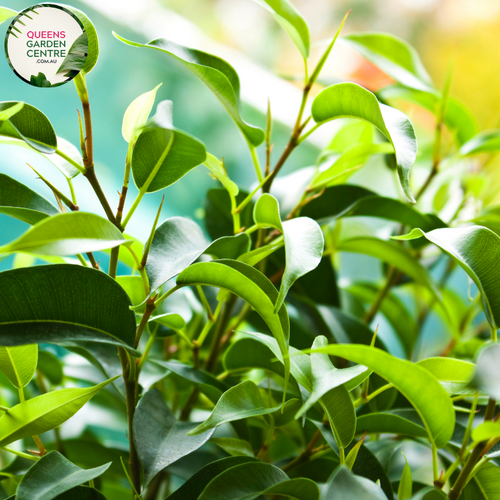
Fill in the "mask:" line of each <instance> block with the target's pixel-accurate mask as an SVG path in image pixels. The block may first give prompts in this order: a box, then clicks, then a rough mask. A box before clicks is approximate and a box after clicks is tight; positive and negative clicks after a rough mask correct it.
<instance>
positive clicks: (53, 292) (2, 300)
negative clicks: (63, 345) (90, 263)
mask: <svg viewBox="0 0 500 500" xmlns="http://www.w3.org/2000/svg"><path fill="white" fill-rule="evenodd" d="M89 297H91V298H92V299H91V300H90V298H89ZM130 306H131V302H130V299H129V298H128V297H127V295H126V293H125V292H124V291H123V289H122V288H121V287H120V285H118V284H117V283H116V282H115V280H113V279H112V278H110V277H109V276H107V275H106V274H104V273H103V272H101V271H97V270H96V269H92V268H87V267H80V266H74V265H70V264H55V265H48V266H36V267H30V268H22V269H15V270H11V271H4V272H2V273H0V345H3V346H9V347H10V346H15V345H24V344H35V343H37V344H39V343H45V342H48V343H60V342H69V341H79V340H88V341H93V342H104V343H109V344H115V345H120V346H122V347H125V348H132V347H133V345H134V340H135V317H134V313H133V312H132V311H131V310H130V309H129V307H130Z"/></svg>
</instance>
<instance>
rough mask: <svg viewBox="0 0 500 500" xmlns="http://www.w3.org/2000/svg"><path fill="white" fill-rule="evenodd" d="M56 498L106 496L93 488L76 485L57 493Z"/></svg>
mask: <svg viewBox="0 0 500 500" xmlns="http://www.w3.org/2000/svg"><path fill="white" fill-rule="evenodd" d="M57 500H106V497H105V496H104V495H103V494H102V493H101V492H100V491H99V490H96V489H95V488H90V487H88V486H77V487H76V488H73V489H71V490H69V491H66V492H65V493H63V494H62V495H59V496H58V497H57Z"/></svg>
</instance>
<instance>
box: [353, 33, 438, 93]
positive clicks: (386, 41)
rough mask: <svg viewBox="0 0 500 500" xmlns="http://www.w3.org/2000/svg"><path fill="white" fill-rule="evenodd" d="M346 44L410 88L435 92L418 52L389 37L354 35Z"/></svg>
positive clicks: (369, 34) (395, 38) (376, 34)
mask: <svg viewBox="0 0 500 500" xmlns="http://www.w3.org/2000/svg"><path fill="white" fill-rule="evenodd" d="M343 42H344V44H345V45H347V46H348V47H350V48H352V49H353V50H355V51H356V52H359V53H360V54H361V55H362V56H363V57H366V58H367V59H368V60H369V61H370V62H372V63H373V64H375V65H376V66H378V67H379V68H380V69H381V70H382V71H384V73H387V74H388V75H389V76H392V78H394V79H395V80H396V81H398V82H400V83H402V84H403V85H405V86H406V87H411V88H415V89H419V90H429V89H432V81H431V78H430V76H429V74H428V73H427V71H426V69H425V68H424V65H423V64H422V61H421V60H420V57H419V55H418V53H417V51H416V50H415V49H414V48H413V47H412V46H411V45H409V44H408V43H407V42H405V41H404V40H401V39H400V38H398V37H396V36H394V35H389V34H387V33H354V34H352V35H348V36H346V37H344V38H343Z"/></svg>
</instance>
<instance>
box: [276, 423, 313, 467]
mask: <svg viewBox="0 0 500 500" xmlns="http://www.w3.org/2000/svg"><path fill="white" fill-rule="evenodd" d="M320 439H321V432H320V431H319V430H317V431H316V433H315V434H314V436H313V437H312V439H311V441H309V444H308V445H307V446H306V448H305V450H304V451H303V452H302V453H301V454H300V455H299V456H298V457H297V458H294V459H293V460H292V461H291V462H288V463H287V464H286V465H285V466H284V467H282V469H283V472H288V471H289V470H292V469H295V467H298V466H299V465H302V464H303V463H305V462H308V461H309V459H310V458H311V456H312V454H313V451H314V448H316V445H317V444H318V443H319V441H320Z"/></svg>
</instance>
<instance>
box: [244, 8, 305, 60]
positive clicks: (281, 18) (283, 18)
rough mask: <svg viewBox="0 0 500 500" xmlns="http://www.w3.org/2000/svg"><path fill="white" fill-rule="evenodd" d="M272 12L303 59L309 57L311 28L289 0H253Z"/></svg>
mask: <svg viewBox="0 0 500 500" xmlns="http://www.w3.org/2000/svg"><path fill="white" fill-rule="evenodd" d="M253 1H254V2H255V3H257V4H259V5H260V6H261V7H263V8H264V9H266V10H267V11H268V12H270V13H271V14H272V15H273V16H274V17H275V18H276V21H278V23H280V25H281V27H282V28H283V29H284V30H285V31H286V32H287V33H288V36H289V37H290V38H291V39H292V41H293V43H294V44H295V45H296V46H297V48H298V49H299V51H300V53H301V54H302V57H303V58H304V59H307V58H308V57H309V48H310V46H309V44H310V42H309V27H308V26H307V23H306V21H305V20H304V18H303V17H302V16H301V15H300V13H299V12H298V11H297V9H296V8H295V7H294V6H293V5H292V4H291V3H290V2H289V1H288V0H253Z"/></svg>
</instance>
